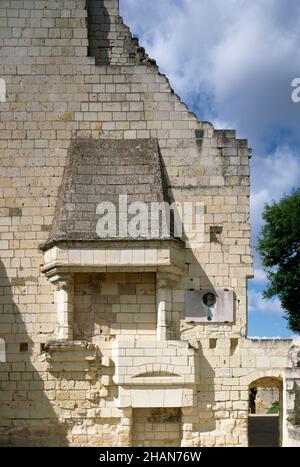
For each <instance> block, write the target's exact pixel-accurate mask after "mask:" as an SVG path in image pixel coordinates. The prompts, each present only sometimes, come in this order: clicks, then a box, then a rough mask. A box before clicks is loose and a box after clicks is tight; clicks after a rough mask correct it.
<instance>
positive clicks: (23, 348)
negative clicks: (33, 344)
mask: <svg viewBox="0 0 300 467" xmlns="http://www.w3.org/2000/svg"><path fill="white" fill-rule="evenodd" d="M19 350H20V352H28V342H21V344H20V345H19Z"/></svg>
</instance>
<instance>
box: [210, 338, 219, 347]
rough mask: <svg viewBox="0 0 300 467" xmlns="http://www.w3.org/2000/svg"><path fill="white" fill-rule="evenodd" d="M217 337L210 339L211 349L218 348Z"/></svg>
mask: <svg viewBox="0 0 300 467" xmlns="http://www.w3.org/2000/svg"><path fill="white" fill-rule="evenodd" d="M217 342H218V340H217V339H209V348H210V349H216V347H217Z"/></svg>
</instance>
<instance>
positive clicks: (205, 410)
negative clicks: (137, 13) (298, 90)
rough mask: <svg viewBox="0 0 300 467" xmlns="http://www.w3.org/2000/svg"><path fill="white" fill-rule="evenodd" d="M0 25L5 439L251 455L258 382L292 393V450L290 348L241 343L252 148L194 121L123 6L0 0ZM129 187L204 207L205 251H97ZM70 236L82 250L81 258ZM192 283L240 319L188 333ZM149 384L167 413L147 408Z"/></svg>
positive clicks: (294, 370)
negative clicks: (107, 205)
mask: <svg viewBox="0 0 300 467" xmlns="http://www.w3.org/2000/svg"><path fill="white" fill-rule="evenodd" d="M87 3H88V7H89V8H86V7H87ZM46 7H47V8H46ZM0 18H1V20H0V80H1V83H2V84H3V81H4V82H5V86H4V87H5V95H4V94H3V95H2V99H1V98H0V152H1V170H0V175H1V180H0V194H1V206H0V216H1V217H0V227H1V238H0V257H1V261H0V337H1V339H4V341H5V350H6V355H5V361H0V420H1V422H0V444H1V445H16V446H24V445H25V446H45V445H50V446H67V445H71V446H89V445H90V446H130V445H132V444H135V445H143V446H148V445H157V443H161V444H163V445H164V446H166V445H167V444H168V445H171V446H179V445H180V444H181V445H182V446H189V447H203V446H245V445H247V443H248V438H247V418H248V406H249V386H251V383H253V382H255V381H257V380H261V379H262V378H275V379H276V380H277V381H278V382H279V385H280V387H282V381H283V380H285V384H284V387H285V388H286V391H285V393H284V394H283V397H285V402H286V407H287V410H286V414H284V424H283V433H282V438H283V443H284V444H285V445H289V444H291V445H293V444H294V445H296V444H297V443H298V444H299V427H298V426H297V424H298V425H299V387H300V383H299V381H300V375H299V368H298V364H297V362H296V360H297V358H296V354H295V352H294V350H295V349H293V351H292V355H291V356H292V360H288V354H289V348H290V345H291V342H290V341H284V340H249V339H247V278H249V277H251V276H252V274H253V271H252V256H251V250H250V225H249V223H248V218H249V195H250V187H249V157H250V156H251V151H250V150H249V149H248V143H247V141H246V140H239V139H237V138H236V133H235V131H233V130H216V129H214V127H213V125H212V124H211V123H209V122H199V121H198V120H197V117H196V116H195V115H194V114H193V113H191V112H190V111H189V109H188V108H187V106H186V105H185V104H184V103H183V102H182V101H181V100H180V98H179V97H178V96H177V95H175V94H174V92H173V90H172V89H171V87H170V85H169V82H168V80H167V78H166V77H165V76H163V75H162V74H160V73H159V70H158V68H157V67H156V66H155V64H154V63H153V62H152V61H151V60H149V59H148V57H147V55H146V54H145V53H144V51H143V50H141V49H140V48H139V47H138V45H137V43H136V41H135V40H132V37H131V35H130V32H129V30H128V28H127V27H126V26H124V25H123V24H122V21H121V19H120V18H119V12H118V0H101V1H100V0H99V1H96V0H90V1H89V2H86V0H50V1H47V2H44V1H37V0H36V1H34V2H33V0H23V1H20V2H17V1H16V0H3V1H2V2H1V4H0ZM2 89H3V86H2ZM245 111H247V109H245ZM158 148H159V151H160V154H159V152H158ZM162 167H163V169H162ZM64 171H65V177H64ZM163 174H165V176H166V178H165V180H164V178H163ZM61 186H63V189H62V191H61V193H60V194H59V190H60V187H61ZM166 188H167V189H168V193H166V190H165V189H166ZM124 189H126V190H128V194H129V195H130V196H131V197H132V200H137V201H140V200H144V201H146V202H147V203H150V202H151V201H152V200H166V199H170V200H172V201H175V202H178V203H184V202H185V201H186V202H192V203H196V202H201V203H203V205H204V207H205V209H204V229H203V232H204V234H203V239H202V242H201V243H200V244H193V242H191V244H190V245H189V246H190V247H189V248H185V245H184V244H180V248H179V247H178V248H173V249H172V247H171V246H168V248H164V247H163V246H162V245H160V248H158V247H157V245H152V244H151V245H150V243H147V242H145V244H143V246H142V247H141V246H140V245H137V243H139V242H131V241H130V240H128V241H127V240H126V242H125V243H126V248H125V247H124V249H123V251H121V252H120V251H119V250H118V247H117V246H116V245H112V244H110V246H109V248H108V247H107V244H106V243H105V242H101V239H99V238H97V241H98V242H99V241H100V247H99V248H98V250H96V251H93V248H92V247H90V244H89V243H87V240H88V239H94V235H95V228H94V223H95V221H96V218H95V217H93V216H95V206H96V203H99V202H100V201H101V199H104V197H105V201H107V198H109V200H113V198H114V197H115V196H117V195H118V194H119V192H120V191H122V190H124ZM101 196H102V198H101ZM55 211H56V212H57V214H55ZM53 221H54V223H53ZM49 226H53V230H52V233H51V234H50V239H52V240H53V239H54V238H56V236H59V235H62V236H64V238H65V239H66V240H67V241H66V242H65V243H64V244H62V245H61V248H58V247H56V246H53V251H52V250H51V251H50V250H49V251H47V252H46V254H47V253H49V257H48V262H49V264H50V263H51V261H52V262H55V258H56V259H57V258H58V259H57V261H56V263H55V266H54V267H53V271H52V273H53V274H52V276H51V278H50V279H51V282H49V281H47V278H46V277H45V276H44V275H43V274H42V272H41V265H42V264H43V255H42V253H41V252H40V251H39V248H38V247H39V245H40V244H42V243H45V242H47V240H48V239H49ZM192 227H195V226H194V225H193V223H192V221H191V219H190V217H189V216H187V217H186V218H184V230H185V233H186V232H189V231H190V230H192ZM196 228H197V229H196V230H201V228H202V225H197V226H196ZM220 232H221V233H220ZM73 235H74V236H75V237H76V238H77V239H78V238H79V239H80V240H81V242H82V243H83V245H81V246H80V247H78V246H77V247H76V248H75V247H74V248H71V245H70V242H69V240H70V238H73V237H72V236H73ZM159 242H160V241H159ZM160 243H163V244H165V243H164V242H160ZM170 243H172V244H173V243H174V242H173V241H172V242H170ZM48 245H49V244H48ZM52 253H53V257H52ZM94 253H95V254H94ZM171 256H172V258H170V257H171ZM81 259H82V262H81ZM81 264H84V267H82V269H80V267H79V269H78V265H81ZM170 264H172V265H174V264H175V267H173V270H172V273H170V271H169V269H168V268H169V267H170ZM76 265H77V266H76ZM99 265H102V266H103V267H102V269H101V267H99ZM120 265H121V266H122V268H121V267H120ZM64 268H65V269H64ZM67 268H69V269H68V270H66V269H67ZM118 268H119V269H118ZM120 269H121V270H120ZM104 276H105V277H104ZM200 288H201V289H202V288H207V289H224V288H225V289H226V288H227V289H230V290H233V291H234V294H235V296H236V301H235V308H234V322H233V323H187V322H186V320H185V316H186V310H185V306H186V304H185V300H184V297H185V291H186V290H191V289H192V290H200ZM76 323H77V324H76ZM76 326H77V328H76ZM72 332H73V333H74V334H75V335H74V336H72V335H71V334H72ZM76 333H77V334H76ZM77 337H78V338H80V339H84V340H85V342H74V340H73V339H74V338H77ZM64 339H65V340H64ZM68 339H69V341H68ZM172 339H174V340H175V342H174V340H173V341H172ZM49 341H50V342H49ZM115 341H117V342H118V354H117V355H114V356H113V352H112V347H113V343H114V342H115ZM182 341H183V342H182ZM194 354H197V361H195V359H194V358H193V355H194ZM1 355H2V357H3V356H4V353H3V349H2V352H1ZM118 358H120V360H119V362H118ZM0 360H4V358H1V359H0ZM295 362H296V363H295ZM118 363H122V364H119V365H118ZM116 365H117V366H118V370H119V376H120V377H121V379H122V378H123V381H130V380H132V378H133V377H134V376H137V375H138V374H139V375H140V376H141V375H142V376H141V377H142V378H143V384H144V386H142V388H143V389H142V390H141V392H139V389H138V387H139V385H138V384H136V385H135V389H136V391H137V392H135V393H134V397H135V401H136V403H137V405H138V408H136V409H132V403H133V401H132V398H131V394H133V392H132V393H131V392H130V391H124V388H123V387H122V385H121V384H116V383H115V382H114V376H115V375H116ZM286 367H287V369H286V370H285V368H286ZM137 368H139V373H137V371H136V370H137ZM175 369H176V371H177V372H178V375H179V378H180V384H179V387H178V388H177V387H176V386H174V385H173V384H169V382H171V383H173V382H174V381H175V378H177V376H176V375H174V371H175ZM192 370H193V371H192ZM133 372H134V373H133ZM191 377H192V378H193V381H192V382H193V384H192V386H193V387H192V388H191V387H190V386H191ZM147 378H148V379H147ZM184 378H186V379H184ZM121 379H120V381H121ZM153 382H154V383H155V389H156V391H157V399H159V400H160V401H161V407H160V409H161V411H160V412H157V411H156V409H157V407H156V408H153V407H152V408H151V407H148V408H147V407H145V397H144V395H145V394H146V395H148V394H149V400H148V403H149V404H150V402H151V404H153V403H154V402H155V401H154V402H153V399H154V398H153V395H152V388H153ZM170 386H171V390H170V391H169V389H170ZM178 389H179V390H178ZM120 395H121V396H122V401H123V407H122V408H119V407H117V405H116V401H117V400H118V398H119V396H120ZM179 395H180V396H182V397H183V398H184V399H183V400H184V402H185V403H184V405H186V407H183V406H182V407H180V404H179V397H178V396H179ZM143 404H144V405H143ZM174 406H177V407H174ZM152 410H155V412H154V413H153V412H152ZM285 418H287V420H285Z"/></svg>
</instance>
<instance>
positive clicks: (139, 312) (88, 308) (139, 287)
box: [74, 273, 156, 345]
mask: <svg viewBox="0 0 300 467" xmlns="http://www.w3.org/2000/svg"><path fill="white" fill-rule="evenodd" d="M74 288H75V293H74V321H75V326H74V327H75V329H74V338H75V339H76V340H78V339H84V340H87V341H89V342H97V339H98V340H100V339H101V338H110V339H112V338H113V337H114V338H115V337H121V336H122V337H123V338H125V339H126V336H136V337H139V338H144V339H151V338H152V339H155V336H156V306H155V274H153V273H148V274H147V273H144V274H138V273H136V274H134V273H132V274H130V273H129V274H128V273H127V274H126V273H119V274H116V273H115V274H113V273H111V274H100V275H99V274H98V275H97V274H76V275H75V284H74ZM102 340H103V339H102ZM99 344H100V345H101V340H100V342H99Z"/></svg>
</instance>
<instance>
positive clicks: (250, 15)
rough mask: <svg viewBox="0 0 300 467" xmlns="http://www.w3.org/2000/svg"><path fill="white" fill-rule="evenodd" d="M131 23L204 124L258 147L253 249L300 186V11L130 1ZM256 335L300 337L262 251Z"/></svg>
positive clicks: (264, 2) (269, 4) (231, 3)
mask: <svg viewBox="0 0 300 467" xmlns="http://www.w3.org/2000/svg"><path fill="white" fill-rule="evenodd" d="M120 7H121V14H122V16H123V18H124V20H125V22H126V24H128V25H129V26H130V28H131V30H132V32H133V33H134V34H135V35H137V36H138V37H139V39H140V43H141V45H143V46H144V47H145V48H146V50H147V52H148V54H149V55H150V56H151V57H152V58H155V59H156V61H157V63H158V64H159V66H160V69H161V71H162V72H163V73H166V74H167V76H168V77H169V79H170V81H171V84H172V86H173V88H174V89H175V92H176V93H178V94H179V95H180V96H181V97H182V99H183V100H184V101H185V102H186V103H187V104H188V105H189V107H190V108H191V110H193V111H195V112H196V114H197V115H198V117H199V119H200V120H209V121H211V122H212V123H213V124H214V125H215V127H216V128H235V129H237V134H238V137H240V138H248V139H249V145H250V146H251V147H252V148H253V158H252V161H251V169H252V175H251V177H252V178H251V184H252V195H251V223H252V243H253V244H254V243H255V241H256V238H257V234H258V232H259V230H260V228H261V225H262V218H261V213H262V210H263V208H264V205H265V203H267V202H270V201H272V200H278V199H280V198H281V196H282V195H283V194H284V193H289V192H290V191H291V190H292V189H293V188H294V187H296V186H299V185H300V183H299V182H300V103H298V104H295V103H293V102H292V99H291V93H292V88H291V83H292V80H293V79H294V78H296V77H300V2H298V1H294V0H252V1H249V0H226V1H224V0H151V2H149V0H120ZM253 252H254V260H255V279H254V280H252V281H250V283H249V335H250V336H261V337H263V336H265V337H279V336H280V337H290V336H291V335H292V333H291V332H290V331H289V330H288V328H287V323H286V321H285V319H284V318H283V311H282V309H281V308H280V303H279V301H278V300H277V299H274V300H263V299H262V295H261V292H262V290H263V288H264V285H265V283H266V279H265V275H264V271H263V268H262V266H261V263H260V260H259V257H258V255H257V253H256V252H255V250H253Z"/></svg>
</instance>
